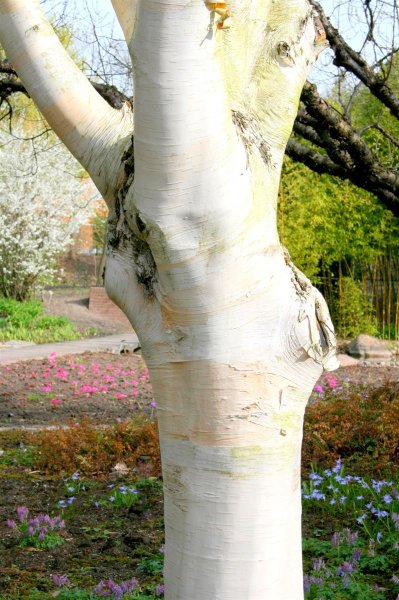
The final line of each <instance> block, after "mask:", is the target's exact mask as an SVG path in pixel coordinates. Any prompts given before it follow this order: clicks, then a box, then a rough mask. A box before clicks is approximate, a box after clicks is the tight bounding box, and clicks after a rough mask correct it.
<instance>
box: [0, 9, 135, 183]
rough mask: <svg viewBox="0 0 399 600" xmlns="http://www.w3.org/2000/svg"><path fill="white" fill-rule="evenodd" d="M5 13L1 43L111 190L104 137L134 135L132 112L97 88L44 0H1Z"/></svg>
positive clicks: (45, 109)
mask: <svg viewBox="0 0 399 600" xmlns="http://www.w3.org/2000/svg"><path fill="white" fill-rule="evenodd" d="M0 15H1V16H0V36H1V42H2V45H3V47H4V49H5V51H6V53H7V58H8V59H9V61H10V63H11V65H12V67H13V68H14V69H15V70H16V71H17V72H18V75H19V76H20V78H21V81H22V83H23V84H24V87H25V89H26V90H27V92H28V93H29V95H30V96H31V97H32V98H33V99H34V101H35V103H36V104H37V106H38V108H39V109H40V110H41V112H42V113H43V115H44V117H45V119H46V121H47V122H48V123H49V124H50V126H51V127H52V129H53V130H54V131H55V133H57V135H58V136H59V137H60V138H61V139H62V140H63V142H64V143H65V145H66V146H67V147H68V148H69V150H70V151H71V152H72V154H73V155H74V156H75V157H76V158H77V159H78V160H79V162H80V163H81V164H82V165H83V166H84V168H85V169H87V171H88V172H89V173H90V174H91V175H92V176H93V177H94V179H95V182H96V184H97V186H98V187H99V189H100V190H101V191H102V193H105V192H106V189H107V188H108V182H107V178H108V177H109V176H111V174H110V173H107V172H106V170H105V169H101V171H99V169H98V166H97V162H98V161H99V160H102V159H103V156H104V150H105V149H104V140H106V143H107V145H110V144H112V140H115V142H116V140H118V139H119V140H121V139H123V135H121V134H122V131H124V130H126V135H127V136H128V135H129V134H131V128H132V123H131V117H130V115H129V114H128V112H129V111H128V110H124V111H115V110H113V109H112V108H111V107H110V106H109V104H108V103H106V102H105V101H104V100H103V99H102V98H101V96H100V95H99V94H98V93H97V92H96V91H95V90H94V88H93V86H91V85H90V83H89V81H88V80H87V78H86V77H85V75H84V74H83V73H82V72H81V71H80V69H79V68H78V67H77V66H76V65H75V63H74V62H73V61H72V59H71V58H70V57H69V55H68V54H67V52H66V50H65V49H64V48H63V46H62V44H61V42H60V41H59V39H58V37H57V35H56V34H55V32H54V30H53V29H52V27H51V25H50V24H49V22H48V20H47V19H46V17H45V16H44V13H43V11H42V10H41V8H40V4H39V2H38V0H26V1H25V2H21V0H0ZM39 82H40V83H39ZM38 83H39V84H38ZM122 152H123V150H122V149H121V154H122ZM94 165H95V166H94ZM113 176H116V175H115V174H114V175H113Z"/></svg>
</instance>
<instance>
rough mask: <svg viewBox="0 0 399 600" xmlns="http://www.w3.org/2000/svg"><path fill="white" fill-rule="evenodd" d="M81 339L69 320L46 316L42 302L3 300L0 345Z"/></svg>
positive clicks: (1, 300)
mask: <svg viewBox="0 0 399 600" xmlns="http://www.w3.org/2000/svg"><path fill="white" fill-rule="evenodd" d="M80 337H81V335H80V333H79V331H78V330H77V329H76V327H75V326H74V325H73V323H71V321H69V319H67V318H66V317H59V316H55V315H46V314H44V308H43V304H42V302H40V301H39V300H27V301H25V302H19V301H17V300H13V299H12V298H0V342H6V341H9V340H25V341H29V342H35V343H37V344H42V343H50V342H62V341H64V340H77V339H79V338H80Z"/></svg>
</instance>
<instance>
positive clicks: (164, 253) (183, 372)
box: [0, 0, 337, 600]
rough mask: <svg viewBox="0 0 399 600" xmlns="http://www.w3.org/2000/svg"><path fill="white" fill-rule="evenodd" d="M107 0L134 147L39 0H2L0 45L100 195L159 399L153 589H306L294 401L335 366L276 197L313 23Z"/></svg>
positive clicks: (233, 10)
mask: <svg viewBox="0 0 399 600" xmlns="http://www.w3.org/2000/svg"><path fill="white" fill-rule="evenodd" d="M113 5H114V9H115V11H116V14H117V16H118V18H119V20H120V22H121V25H122V28H123V30H124V33H125V37H126V41H127V44H128V47H129V51H130V54H131V57H132V63H133V69H134V87H135V97H134V122H135V126H134V146H133V138H132V133H133V124H132V114H131V110H130V107H128V106H126V107H124V109H122V111H115V110H113V109H111V108H109V107H108V106H107V105H106V104H105V103H104V102H103V101H102V100H101V99H100V98H99V97H98V96H97V94H96V92H94V90H93V89H91V88H90V86H89V84H88V83H87V82H86V80H85V79H84V77H83V75H81V74H80V73H79V72H78V70H77V69H76V68H75V67H74V65H73V64H72V63H71V61H70V60H69V59H68V58H67V57H66V55H65V54H64V52H63V50H62V48H61V47H60V45H59V43H58V41H57V39H56V37H55V36H54V34H53V33H52V32H51V30H50V27H49V25H48V23H47V22H46V21H45V19H44V17H43V15H42V14H41V12H40V9H39V6H38V2H37V0H0V40H1V42H2V43H3V45H4V47H5V49H6V52H7V55H8V57H9V59H10V60H11V62H12V64H13V65H14V66H15V68H16V69H17V70H18V72H19V74H20V76H21V78H22V80H23V82H24V85H25V86H26V88H27V89H28V90H29V93H30V94H31V96H32V97H33V98H34V99H35V101H36V102H37V104H38V106H39V107H40V108H41V110H42V111H43V114H44V115H45V117H46V119H47V120H48V121H49V123H50V124H51V126H52V127H53V128H54V129H55V131H56V132H57V133H58V134H59V135H60V137H61V138H62V139H63V140H64V142H65V143H66V144H67V145H68V147H69V148H70V150H71V151H72V152H73V153H74V154H75V156H76V157H77V158H78V159H79V160H80V161H81V162H82V164H83V166H84V167H85V168H86V169H87V170H88V171H89V173H90V174H91V175H92V177H93V179H94V181H95V182H96V184H97V186H98V188H99V190H100V191H101V192H102V194H103V195H104V197H105V198H106V200H107V201H108V203H109V206H110V211H111V216H110V220H109V227H108V241H107V263H106V270H105V283H106V288H107V291H108V293H109V294H110V295H111V297H112V298H113V299H114V301H115V302H116V303H117V304H118V305H119V306H120V307H121V308H122V309H123V310H124V312H125V313H126V314H127V316H128V317H129V319H130V321H131V322H132V325H133V327H134V328H135V330H136V332H137V334H138V336H139V338H140V341H141V345H142V350H143V355H144V357H145V360H146V362H147V365H148V367H149V370H150V374H151V380H152V384H153V388H154V392H155V397H156V399H157V402H158V407H159V408H158V418H159V430H160V439H161V454H162V464H163V477H164V486H165V526H166V557H165V585H166V593H165V597H166V599H167V600H300V599H301V598H303V591H302V559H301V499H300V451H301V440H302V423H303V413H304V409H305V405H306V402H307V399H308V396H309V394H310V392H311V390H312V387H313V385H314V383H315V381H316V379H317V378H318V377H319V375H320V374H321V372H322V369H323V368H328V369H330V368H335V366H337V365H336V359H335V343H334V334H333V327H332V324H331V321H330V318H329V315H328V310H327V308H326V305H325V303H324V300H323V299H322V297H321V296H320V295H319V293H318V292H317V291H316V290H315V289H314V288H313V287H312V286H311V284H310V282H309V281H308V280H307V279H306V278H305V277H304V275H303V274H302V273H300V272H299V271H298V270H297V269H296V268H295V267H294V265H293V264H292V263H291V260H290V258H289V255H288V252H287V251H286V250H285V249H284V248H282V247H281V245H280V243H279V239H278V234H277V229H276V202H277V192H278V186H279V178H280V169H281V164H282V160H283V155H284V148H285V145H286V142H287V139H288V136H289V134H290V131H291V128H292V124H293V121H294V118H295V115H296V111H297V106H298V101H299V94H300V92H301V88H302V86H303V83H304V81H305V78H306V75H307V73H308V70H309V68H310V65H311V64H312V62H313V61H314V60H315V58H316V57H317V54H318V53H319V51H320V46H319V41H318V40H320V39H321V38H322V37H323V36H322V35H321V32H320V31H319V30H317V26H316V25H315V19H314V15H313V13H312V10H311V7H310V5H309V4H308V2H307V0H241V1H238V0H236V1H233V0H232V1H231V3H229V5H228V6H227V5H226V4H225V3H223V2H220V3H213V4H209V3H206V2H204V1H203V0H173V1H172V0H137V1H134V0H113ZM227 10H229V11H230V12H226V11H227ZM229 22H230V23H229ZM229 25H230V27H229V28H228V26H229Z"/></svg>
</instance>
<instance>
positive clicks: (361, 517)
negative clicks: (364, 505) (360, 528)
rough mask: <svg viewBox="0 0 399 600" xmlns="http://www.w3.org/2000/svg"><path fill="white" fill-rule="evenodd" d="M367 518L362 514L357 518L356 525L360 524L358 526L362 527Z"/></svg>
mask: <svg viewBox="0 0 399 600" xmlns="http://www.w3.org/2000/svg"><path fill="white" fill-rule="evenodd" d="M366 518H367V514H366V513H363V514H362V515H360V517H357V519H356V521H357V522H358V523H360V525H363V522H364V520H365V519H366Z"/></svg>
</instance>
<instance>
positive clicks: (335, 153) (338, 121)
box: [301, 83, 399, 198]
mask: <svg viewBox="0 0 399 600" xmlns="http://www.w3.org/2000/svg"><path fill="white" fill-rule="evenodd" d="M301 99H302V100H303V102H304V103H305V105H306V109H307V111H308V112H309V114H310V116H311V117H313V118H315V119H316V120H317V122H318V134H319V136H320V138H321V139H322V140H323V147H324V148H325V150H326V151H327V153H328V154H329V155H330V158H332V159H333V160H334V162H338V163H339V164H341V165H342V166H344V167H345V168H350V169H353V171H354V172H353V175H352V177H351V180H352V181H355V180H356V181H358V180H362V181H365V180H368V182H369V184H370V187H369V189H370V191H374V189H375V186H376V182H378V188H383V189H385V190H386V191H387V192H388V191H390V192H391V195H392V196H393V197H396V198H398V197H399V175H398V173H397V172H395V171H392V170H390V169H385V168H384V167H382V166H381V164H380V162H379V160H378V157H377V156H376V155H375V154H374V153H373V152H371V150H370V149H369V148H368V146H367V144H366V143H365V142H364V141H363V140H362V139H361V137H360V136H359V135H358V134H357V133H356V132H355V130H354V129H353V128H352V126H351V125H350V124H349V123H348V121H346V120H345V119H344V118H343V117H342V116H341V115H340V114H339V113H338V112H336V111H335V110H333V109H332V108H331V107H330V106H329V104H328V103H327V102H326V101H325V100H323V98H321V97H320V96H319V94H318V93H317V89H316V87H315V86H314V85H312V84H310V83H306V84H305V87H304V89H303V91H302V97H301ZM360 187H364V186H363V185H361V186H360Z"/></svg>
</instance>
